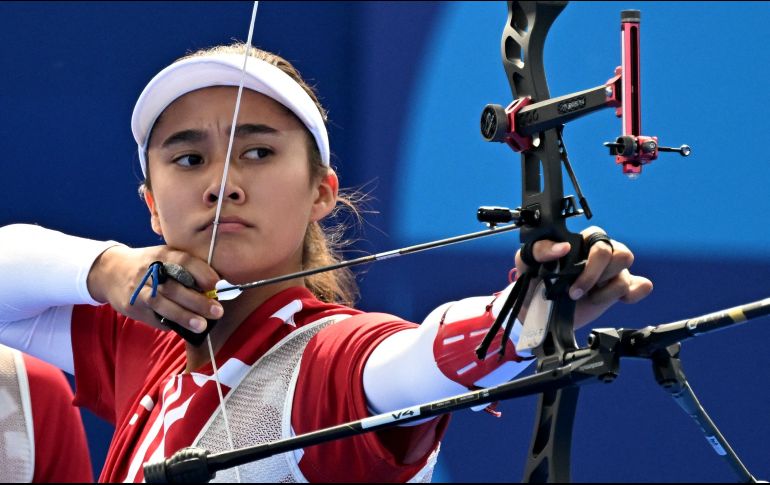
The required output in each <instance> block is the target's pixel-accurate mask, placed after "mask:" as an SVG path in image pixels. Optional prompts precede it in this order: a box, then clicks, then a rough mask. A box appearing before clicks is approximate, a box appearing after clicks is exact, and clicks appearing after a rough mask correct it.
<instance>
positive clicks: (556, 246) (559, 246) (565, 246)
mask: <svg viewBox="0 0 770 485" xmlns="http://www.w3.org/2000/svg"><path fill="white" fill-rule="evenodd" d="M568 248H569V243H568V242H560V243H558V244H554V245H553V251H554V252H556V253H561V252H562V251H564V250H565V249H568Z"/></svg>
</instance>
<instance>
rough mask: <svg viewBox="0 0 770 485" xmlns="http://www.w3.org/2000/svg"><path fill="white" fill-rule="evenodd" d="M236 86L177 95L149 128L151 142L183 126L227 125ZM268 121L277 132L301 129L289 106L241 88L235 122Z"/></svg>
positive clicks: (235, 95) (233, 107)
mask: <svg viewBox="0 0 770 485" xmlns="http://www.w3.org/2000/svg"><path fill="white" fill-rule="evenodd" d="M237 95H238V88H237V87H231V86H215V87H208V88H203V89H198V90H195V91H192V92H189V93H187V94H185V95H183V96H180V97H179V98H177V99H176V100H174V102H173V103H171V104H170V105H168V107H167V108H166V109H165V110H163V112H162V113H161V115H160V116H159V117H158V120H157V121H156V122H155V125H154V126H153V128H152V132H151V133H152V136H151V139H150V140H151V142H150V144H151V145H152V144H153V142H154V141H156V140H157V139H158V134H159V133H165V132H170V131H176V130H178V129H182V128H203V127H206V126H210V125H212V124H219V125H222V123H224V125H223V126H229V125H230V123H231V122H232V118H233V113H234V111H235V102H236V97H237ZM247 122H248V123H260V124H267V125H269V126H271V127H273V128H275V129H277V130H279V131H291V130H297V129H302V128H303V125H302V122H301V121H300V120H299V119H298V118H297V117H296V115H294V113H292V112H291V111H290V110H289V109H288V108H286V107H285V106H283V105H282V104H280V103H278V102H277V101H275V100H274V99H272V98H269V97H268V96H265V95H264V94H260V93H258V92H256V91H252V90H251V89H244V90H243V93H242V96H241V105H240V109H239V112H238V123H247Z"/></svg>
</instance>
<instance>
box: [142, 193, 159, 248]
mask: <svg viewBox="0 0 770 485" xmlns="http://www.w3.org/2000/svg"><path fill="white" fill-rule="evenodd" d="M144 202H145V203H146V204H147V208H148V209H149V210H150V225H151V226H152V230H153V232H155V234H157V235H158V236H161V237H163V228H162V227H161V225H160V216H159V215H158V208H157V206H156V205H155V198H154V197H153V196H152V192H150V190H149V189H146V188H145V190H144Z"/></svg>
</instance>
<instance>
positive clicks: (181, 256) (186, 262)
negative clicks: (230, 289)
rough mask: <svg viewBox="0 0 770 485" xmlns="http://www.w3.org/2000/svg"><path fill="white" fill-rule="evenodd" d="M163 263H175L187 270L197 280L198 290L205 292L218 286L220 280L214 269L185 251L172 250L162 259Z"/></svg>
mask: <svg viewBox="0 0 770 485" xmlns="http://www.w3.org/2000/svg"><path fill="white" fill-rule="evenodd" d="M161 260H162V261H163V262H166V263H175V264H178V265H180V266H182V267H183V268H184V269H186V270H187V271H188V272H189V273H190V274H191V275H192V277H193V279H194V280H195V284H196V285H197V286H198V288H201V289H203V290H211V289H214V287H215V286H216V284H217V281H219V280H220V279H222V278H220V277H219V275H218V274H217V272H216V271H214V268H212V267H211V266H209V265H208V264H207V263H206V262H205V261H203V260H202V259H198V258H196V257H194V256H191V255H190V254H188V253H186V252H184V251H177V250H171V251H170V252H168V253H167V254H166V255H165V258H161Z"/></svg>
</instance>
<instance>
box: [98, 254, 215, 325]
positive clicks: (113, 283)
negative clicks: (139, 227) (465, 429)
mask: <svg viewBox="0 0 770 485" xmlns="http://www.w3.org/2000/svg"><path fill="white" fill-rule="evenodd" d="M154 261H163V262H164V263H176V264H178V265H180V266H182V267H183V268H185V269H186V270H187V271H189V272H190V274H192V276H193V278H195V283H196V284H197V285H198V286H199V287H200V288H204V289H213V288H214V285H215V284H216V282H217V281H219V280H220V279H221V278H220V277H219V275H218V274H217V273H216V271H214V270H213V269H212V268H211V266H209V265H208V264H206V262H205V261H203V260H201V259H198V258H196V257H194V256H191V255H189V254H188V253H185V252H183V251H178V250H175V249H171V248H169V247H168V246H153V247H149V248H136V249H134V248H129V247H126V246H113V247H111V248H109V249H107V250H106V251H104V252H103V253H102V254H101V255H100V256H99V257H98V258H97V259H96V261H95V262H94V264H93V266H92V267H91V271H90V272H89V274H88V291H89V292H90V293H91V296H92V297H93V298H94V299H95V300H97V301H100V302H104V303H109V304H110V305H111V306H112V307H113V308H114V309H115V311H117V312H118V313H121V314H123V315H126V316H127V317H129V318H132V319H134V320H137V321H140V322H144V323H146V324H148V325H150V326H152V327H155V328H158V329H161V330H168V327H166V326H164V325H162V324H161V322H160V320H159V319H158V317H157V316H156V315H155V313H157V314H159V315H160V316H161V317H165V318H166V319H168V320H171V321H173V322H176V323H178V324H179V325H181V326H183V327H185V328H188V329H190V330H192V331H193V332H196V333H200V332H202V331H203V330H204V329H205V328H206V319H207V318H209V319H215V320H216V319H219V318H221V317H222V315H223V314H224V309H223V308H222V305H221V304H220V303H219V302H218V301H216V300H212V299H210V298H208V297H207V296H206V295H204V294H203V293H199V292H198V291H195V290H194V289H191V288H186V287H184V286H183V285H182V284H181V283H179V282H177V281H174V280H173V279H171V278H169V279H168V280H167V281H166V282H165V283H163V284H162V285H159V286H158V293H157V294H156V296H155V297H154V298H153V297H152V296H151V293H152V287H151V286H150V283H151V281H150V280H148V281H147V283H146V284H145V286H144V288H142V290H141V291H140V292H139V295H138V297H137V299H136V301H135V302H134V304H133V305H130V304H129V300H130V298H131V295H132V294H133V293H134V291H135V290H136V286H137V285H138V284H139V282H140V281H142V278H143V277H144V275H145V273H146V272H147V268H148V267H149V266H150V264H152V263H153V262H154Z"/></svg>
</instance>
